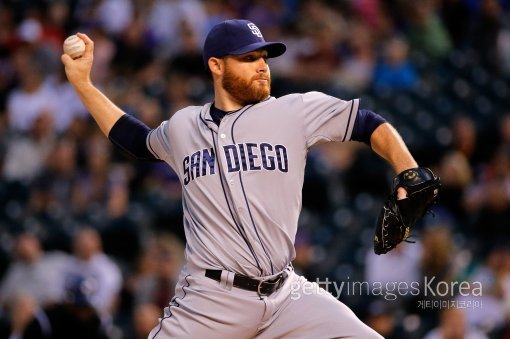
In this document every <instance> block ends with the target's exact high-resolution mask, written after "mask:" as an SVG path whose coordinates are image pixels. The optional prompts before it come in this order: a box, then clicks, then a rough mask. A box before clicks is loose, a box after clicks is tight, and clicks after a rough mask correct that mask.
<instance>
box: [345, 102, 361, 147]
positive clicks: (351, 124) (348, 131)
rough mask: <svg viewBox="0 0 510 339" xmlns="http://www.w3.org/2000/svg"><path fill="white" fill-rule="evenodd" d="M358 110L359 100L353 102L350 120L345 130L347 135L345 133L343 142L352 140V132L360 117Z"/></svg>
mask: <svg viewBox="0 0 510 339" xmlns="http://www.w3.org/2000/svg"><path fill="white" fill-rule="evenodd" d="M358 110H359V99H354V100H352V101H351V110H350V112H349V118H348V120H347V126H346V128H345V133H344V137H343V139H342V142H344V141H346V140H351V135H352V130H353V129H354V121H355V120H356V117H357V116H358Z"/></svg>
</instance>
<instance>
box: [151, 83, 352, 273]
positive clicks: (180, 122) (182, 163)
mask: <svg viewBox="0 0 510 339" xmlns="http://www.w3.org/2000/svg"><path fill="white" fill-rule="evenodd" d="M358 105H359V100H357V99H355V100H352V101H344V100H340V99H338V98H335V97H332V96H328V95H326V94H323V93H320V92H309V93H305V94H291V95H287V96H283V97H280V98H274V97H269V98H268V99H266V100H264V101H262V102H260V103H257V104H255V105H248V106H245V107H243V108H241V109H239V110H236V111H233V112H229V113H227V115H225V116H224V117H223V119H222V120H221V123H220V125H219V126H217V125H216V124H215V123H214V122H213V120H212V118H211V115H210V107H211V104H206V105H204V106H193V107H187V108H184V109H182V110H180V111H178V112H177V113H175V115H173V116H172V117H171V118H170V119H169V120H167V121H164V122H163V123H162V124H161V125H160V126H159V127H158V128H156V129H154V130H153V131H151V133H150V134H149V136H148V137H147V146H148V148H149V150H150V151H151V152H152V153H153V154H154V156H155V157H156V158H158V159H161V160H164V161H165V162H167V163H168V164H169V165H170V166H171V167H172V168H173V169H174V170H175V172H176V173H177V174H178V176H179V179H180V181H181V183H182V187H183V210H184V228H185V234H186V240H187V244H186V258H187V261H188V263H189V264H191V265H194V266H195V267H198V268H201V269H223V270H228V271H231V272H235V273H239V274H243V275H247V276H252V277H257V276H267V275H271V274H275V273H277V272H279V271H282V270H283V269H284V268H285V267H286V266H287V265H288V264H289V263H290V262H291V261H292V260H293V259H294V256H295V250H294V239H295V235H296V228H297V223H298V217H299V213H300V211H301V191H302V186H303V178H304V170H305V162H306V157H307V152H308V149H309V148H310V147H311V146H312V145H314V144H316V143H319V142H322V141H348V140H350V138H351V133H352V129H353V126H354V121H355V119H356V115H357V113H358Z"/></svg>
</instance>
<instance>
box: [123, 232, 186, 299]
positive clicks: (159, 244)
mask: <svg viewBox="0 0 510 339" xmlns="http://www.w3.org/2000/svg"><path fill="white" fill-rule="evenodd" d="M145 260H149V262H147V261H145ZM144 263H145V265H147V264H149V265H151V266H152V267H153V269H150V270H148V271H145V269H146V268H147V266H145V267H144V266H141V267H140V269H141V271H140V272H138V273H139V275H138V276H135V278H136V279H134V280H133V281H132V283H133V285H132V287H133V288H134V289H133V294H134V301H135V305H141V304H146V303H151V304H155V305H157V306H158V307H159V309H162V308H164V307H166V306H167V304H168V300H170V299H172V297H173V295H174V289H175V283H176V281H177V278H178V274H179V271H180V269H181V266H182V265H183V263H184V247H183V244H182V242H181V241H180V239H178V238H177V237H176V236H174V235H171V234H163V235H158V236H157V238H156V239H155V240H154V243H153V244H152V245H149V246H148V247H147V248H146V253H145V254H144V261H142V262H141V264H144Z"/></svg>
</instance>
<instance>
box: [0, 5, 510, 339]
mask: <svg viewBox="0 0 510 339" xmlns="http://www.w3.org/2000/svg"><path fill="white" fill-rule="evenodd" d="M229 18H247V19H250V20H252V21H254V22H255V23H256V24H257V25H258V26H259V27H260V29H261V30H262V32H263V34H264V36H265V38H266V40H276V41H282V42H285V43H286V44H287V46H288V51H287V52H286V54H285V55H284V56H283V57H281V58H277V59H274V60H270V67H271V71H272V77H273V90H272V93H273V95H274V96H281V95H284V94H286V93H290V92H305V91H309V90H319V91H323V92H325V93H328V94H331V95H335V96H338V97H340V98H343V99H346V100H347V99H352V98H358V97H359V98H361V106H362V107H363V108H367V109H371V110H373V111H375V112H377V113H379V114H380V115H382V116H384V117H385V118H386V119H387V120H388V121H389V122H391V123H392V124H393V125H394V126H396V128H397V129H398V130H399V131H400V133H401V134H402V136H403V138H404V140H405V141H406V143H407V144H408V146H409V148H410V149H411V151H412V153H413V154H414V155H415V157H416V159H417V160H418V162H419V163H420V165H422V166H428V167H430V168H432V169H433V170H434V171H435V172H436V173H437V174H438V175H439V176H440V177H441V179H442V183H443V186H444V187H443V191H442V194H441V197H440V201H439V203H438V204H437V205H436V206H434V208H433V212H434V213H433V214H427V215H426V217H425V218H424V219H423V220H422V222H420V223H419V225H417V226H416V227H415V228H414V229H413V231H412V235H411V239H412V240H413V241H415V243H411V244H407V243H405V244H403V245H402V246H399V247H398V248H397V249H396V250H394V251H392V252H391V253H389V254H386V255H384V256H375V255H374V254H373V252H372V241H373V230H374V226H375V220H376V219H377V214H378V211H379V209H380V207H381V206H382V204H383V201H384V200H385V198H386V197H387V196H388V194H389V193H390V191H391V180H392V177H393V175H394V173H392V171H391V168H390V167H389V166H388V165H387V164H386V163H385V162H384V161H383V160H381V159H380V158H379V157H378V156H377V155H375V154H374V153H373V152H371V151H370V149H369V148H368V147H367V146H366V145H364V144H360V143H355V142H352V143H344V144H327V145H321V146H318V147H315V148H313V149H312V150H311V151H310V155H309V158H308V164H307V167H306V178H305V183H304V187H303V194H304V200H303V211H302V215H301V218H300V228H299V232H298V235H297V238H296V250H297V257H296V260H295V262H294V265H295V267H296V270H297V271H299V272H300V273H302V274H305V276H306V277H307V278H308V279H309V280H312V281H315V280H316V279H321V280H322V281H324V280H325V279H326V278H327V279H329V281H332V282H333V281H334V282H336V283H337V284H340V283H341V282H351V283H352V282H356V281H357V282H369V283H371V284H376V283H382V284H385V283H387V282H390V283H391V282H408V283H411V282H419V283H420V284H421V287H422V288H421V291H420V293H419V294H418V295H410V294H407V295H398V297H397V298H395V300H389V299H391V298H388V295H387V294H383V295H374V293H352V291H351V293H347V292H346V291H344V292H343V293H342V294H341V295H338V297H339V298H340V299H341V300H342V301H343V302H345V303H346V304H347V305H348V306H350V307H351V308H352V309H353V310H354V311H355V313H356V314H357V315H358V316H359V317H360V318H361V319H362V320H363V321H365V322H366V323H368V324H369V325H370V326H372V327H373V328H375V329H376V330H377V331H379V333H381V334H382V335H384V336H385V337H387V338H424V337H426V338H429V339H430V338H486V337H490V338H510V230H509V227H510V1H509V0H415V1H406V0H385V1H379V0H330V1H326V0H323V1H320V0H301V1H300V0H250V1H246V0H235V1H234V0H203V1H198V0H147V1H144V0H69V1H61V0H55V1H51V0H47V1H43V0H2V1H0V337H1V338H9V337H10V338H21V337H22V336H23V333H24V332H25V333H29V334H25V337H28V338H38V336H36V334H34V333H37V331H39V332H41V331H42V332H43V333H46V332H47V331H48V326H47V324H48V319H49V322H50V323H52V322H53V321H54V320H52V319H57V320H55V321H56V323H58V324H60V325H59V328H58V329H57V328H55V326H53V329H52V330H53V331H54V332H57V331H65V330H66V328H65V327H66V326H67V327H68V328H67V330H69V329H71V331H73V330H74V332H71V333H74V335H73V336H69V334H68V335H67V336H64V337H68V338H69V337H72V338H79V337H80V335H81V336H82V337H84V338H103V337H104V338H110V339H120V338H126V339H135V338H146V336H147V333H148V330H150V329H151V328H152V327H153V326H154V325H155V324H156V323H157V320H158V317H159V316H161V315H162V309H163V307H165V306H166V304H167V303H168V301H169V299H170V298H171V297H172V295H173V287H174V283H175V279H176V276H177V272H178V271H179V268H180V266H181V265H182V263H183V249H184V246H185V239H184V237H183V230H182V207H181V200H180V199H181V197H180V196H181V191H180V184H179V182H178V179H177V177H176V175H175V173H174V172H173V171H172V170H171V169H170V168H169V167H168V166H167V165H166V164H164V163H145V162H133V161H132V159H129V158H128V157H127V156H125V155H124V154H122V153H120V152H119V151H118V150H117V149H115V148H114V147H113V146H112V145H111V144H110V142H109V141H108V140H107V139H106V138H105V137H104V136H103V135H102V134H101V132H100V131H99V129H98V127H97V126H96V125H95V123H94V122H93V121H91V118H90V117H89V115H88V113H87V112H86V110H85V109H84V107H83V106H82V105H81V103H80V101H79V100H78V98H77V96H76V95H75V94H74V92H73V89H72V87H71V86H70V85H69V83H68V82H67V81H66V79H65V74H64V72H63V67H62V64H61V63H60V55H61V48H62V42H63V40H64V39H65V38H66V36H68V35H70V34H74V33H75V32H84V33H87V34H88V35H89V36H90V37H91V38H92V39H93V40H94V42H95V64H94V69H93V74H92V77H93V81H94V83H95V84H96V85H97V86H98V87H100V88H101V89H102V90H103V91H104V92H105V93H106V94H107V95H108V96H109V97H110V98H111V99H112V100H113V101H114V102H115V103H116V104H117V105H119V106H120V107H121V108H122V109H123V110H125V111H126V112H127V113H129V114H132V115H133V116H136V117H137V118H139V119H140V120H142V121H143V122H144V123H146V124H147V125H148V126H150V127H156V126H158V125H159V123H160V122H161V121H162V120H164V119H168V118H169V117H171V115H172V114H173V113H174V112H175V111H176V110H178V109H180V108H182V107H184V106H187V105H195V104H203V103H205V102H207V101H210V100H211V99H212V96H213V93H212V85H211V83H210V81H209V80H208V79H207V76H206V73H205V72H204V67H203V63H202V57H201V46H202V42H203V40H204V38H205V35H206V34H207V32H208V30H209V29H210V28H211V27H212V26H213V25H214V24H216V23H218V22H220V21H222V20H224V19H229ZM268 128H271V123H270V121H269V122H268ZM425 278H429V281H430V279H432V280H434V283H433V284H432V285H431V286H432V287H434V288H435V287H437V286H439V287H441V288H443V289H442V290H441V291H442V292H443V291H444V287H445V286H455V284H453V285H450V283H452V282H453V283H454V282H467V283H471V284H474V283H475V282H478V283H480V284H482V286H483V293H482V295H477V296H472V295H471V296H468V297H467V299H469V300H467V301H470V303H467V302H462V303H461V301H462V300H460V299H458V298H459V297H462V296H461V295H460V294H459V293H458V292H459V291H458V289H455V288H453V287H452V288H451V289H450V290H449V291H447V293H442V294H444V295H432V294H431V293H430V291H429V293H425V292H426V291H425V289H424V286H423V284H424V279H425ZM443 282H444V284H443ZM445 284H448V285H445ZM372 286H375V285H372ZM471 286H476V285H471ZM330 287H331V286H330ZM457 287H458V285H457ZM330 291H331V289H330ZM388 291H389V290H388ZM464 292H466V291H464ZM475 292H476V291H473V293H472V294H475ZM393 293H395V292H393ZM402 294H403V293H402ZM425 301H429V302H436V304H426V303H425ZM438 301H440V302H444V301H447V302H449V303H448V305H450V306H452V305H453V307H444V306H445V305H446V304H445V303H437V302H438ZM464 301H466V300H464ZM425 305H429V306H427V307H425ZM431 305H432V306H431ZM441 305H442V307H441ZM306 312H313V310H306ZM45 324H46V325H45ZM98 328H99V329H104V331H103V332H102V333H103V334H100V333H99V332H98ZM31 331H32V332H31ZM45 331H46V332H45ZM80 331H81V332H80ZM30 333H32V334H30ZM79 333H85V334H79Z"/></svg>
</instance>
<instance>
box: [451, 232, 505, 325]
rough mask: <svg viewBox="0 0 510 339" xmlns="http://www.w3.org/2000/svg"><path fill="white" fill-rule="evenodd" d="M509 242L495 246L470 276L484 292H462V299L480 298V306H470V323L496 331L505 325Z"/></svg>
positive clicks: (472, 282)
mask: <svg viewBox="0 0 510 339" xmlns="http://www.w3.org/2000/svg"><path fill="white" fill-rule="evenodd" d="M508 256H509V248H508V242H507V243H506V244H505V245H497V246H493V248H492V249H491V250H489V251H488V253H487V254H486V255H485V257H484V259H483V262H482V263H480V264H479V265H478V266H476V267H475V268H474V270H473V272H472V274H471V275H470V277H469V282H470V283H471V284H473V285H474V284H475V283H477V284H479V285H481V288H482V293H481V295H480V296H471V295H468V296H459V297H458V300H470V299H471V300H476V301H478V302H479V303H480V307H471V308H466V309H465V312H466V323H467V324H468V326H471V327H475V328H479V329H481V330H483V331H484V332H486V333H494V332H495V331H497V330H499V329H500V328H501V327H503V326H504V325H505V320H507V318H506V315H505V300H508V298H509V296H508V294H507V293H508V292H509V291H508V290H507V289H505V286H506V283H507V282H508V277H509V275H508V274H509V273H508Z"/></svg>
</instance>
